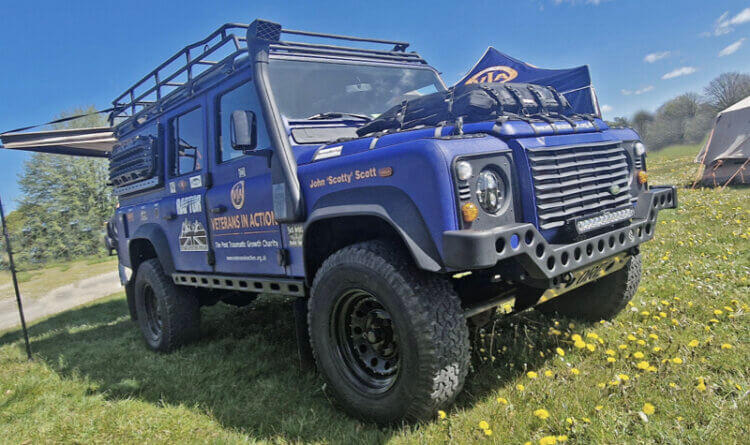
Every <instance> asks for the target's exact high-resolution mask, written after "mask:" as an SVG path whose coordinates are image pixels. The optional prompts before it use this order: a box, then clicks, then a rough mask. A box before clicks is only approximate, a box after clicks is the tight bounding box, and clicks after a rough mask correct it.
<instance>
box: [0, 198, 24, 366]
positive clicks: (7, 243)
mask: <svg viewBox="0 0 750 445" xmlns="http://www.w3.org/2000/svg"><path fill="white" fill-rule="evenodd" d="M0 223H2V225H3V237H5V250H6V251H7V252H8V263H9V265H10V276H11V278H12V280H13V289H15V291H16V302H17V303H18V315H20V316H21V327H22V328H23V339H24V341H25V342H26V355H27V356H28V357H29V360H31V345H30V344H29V332H28V331H27V330H26V319H25V318H24V316H23V304H21V293H20V292H19V291H18V279H17V278H16V265H15V263H13V250H12V249H11V248H10V236H9V235H8V226H7V224H5V212H4V211H3V200H2V198H1V197H0Z"/></svg>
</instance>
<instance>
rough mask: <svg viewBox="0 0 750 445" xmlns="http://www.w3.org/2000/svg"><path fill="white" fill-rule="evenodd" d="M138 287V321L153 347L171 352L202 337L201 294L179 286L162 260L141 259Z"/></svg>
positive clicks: (136, 291) (145, 337) (137, 277)
mask: <svg viewBox="0 0 750 445" xmlns="http://www.w3.org/2000/svg"><path fill="white" fill-rule="evenodd" d="M134 291H135V292H134V294H135V295H134V296H135V307H136V312H137V315H138V324H139V325H140V327H141V332H142V333H143V337H144V339H145V340H146V344H147V345H148V347H149V348H151V349H153V350H155V351H161V352H167V351H171V350H174V349H176V348H178V347H179V346H182V345H184V344H186V343H189V342H190V341H192V340H194V339H196V338H197V337H198V335H199V333H200V304H199V301H198V298H197V297H195V296H194V295H191V294H189V293H187V292H185V291H184V290H183V289H181V288H179V287H177V286H175V284H174V283H173V282H172V280H171V279H170V278H169V277H168V276H167V275H166V274H165V273H164V270H163V269H162V267H161V264H159V260H157V259H151V260H147V261H144V262H143V263H141V265H140V266H139V267H138V273H137V275H136V278H135V289H134Z"/></svg>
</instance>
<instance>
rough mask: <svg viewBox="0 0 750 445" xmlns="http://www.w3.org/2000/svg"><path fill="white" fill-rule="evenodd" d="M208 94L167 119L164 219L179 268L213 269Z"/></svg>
mask: <svg viewBox="0 0 750 445" xmlns="http://www.w3.org/2000/svg"><path fill="white" fill-rule="evenodd" d="M205 105H206V104H205V96H200V97H198V98H196V99H193V100H191V101H190V102H188V103H187V104H185V105H184V106H181V107H180V108H179V110H177V111H175V112H172V113H169V114H168V115H166V116H165V118H166V131H165V134H166V137H165V144H166V147H165V149H166V150H165V152H166V153H167V156H165V158H166V176H167V178H168V179H167V191H168V195H167V197H166V198H164V199H163V200H162V202H161V208H162V209H164V212H165V214H164V215H163V218H164V219H163V221H164V224H165V231H166V233H167V238H168V240H169V245H170V247H171V250H172V253H173V255H172V256H173V258H174V265H175V268H176V269H177V270H180V271H191V272H193V271H194V272H210V271H212V266H211V261H210V259H209V238H208V237H209V234H208V230H207V226H208V221H207V219H206V205H205V197H206V187H207V185H208V184H209V182H208V181H207V170H208V168H207V167H208V159H207V158H206V155H207V149H206V147H207V142H208V139H207V134H206V133H207V131H206V130H207V125H206V113H207V110H206V106H205Z"/></svg>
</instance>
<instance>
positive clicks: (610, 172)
mask: <svg viewBox="0 0 750 445" xmlns="http://www.w3.org/2000/svg"><path fill="white" fill-rule="evenodd" d="M527 155H528V158H529V165H530V167H531V174H532V181H533V183H534V195H535V197H536V209H537V214H538V217H539V228H540V229H541V230H547V229H554V228H556V227H562V226H564V225H565V223H566V222H567V221H568V220H570V219H571V218H576V217H580V216H586V215H591V214H595V213H598V212H601V211H602V210H606V209H615V208H618V207H622V206H623V205H624V204H626V203H628V202H630V191H629V187H628V163H627V160H626V157H625V151H624V150H623V148H622V146H621V145H620V144H619V143H602V144H590V145H584V146H573V147H571V146H559V147H539V148H529V149H527ZM615 185H616V186H617V187H619V190H618V189H617V188H614V189H613V186H615Z"/></svg>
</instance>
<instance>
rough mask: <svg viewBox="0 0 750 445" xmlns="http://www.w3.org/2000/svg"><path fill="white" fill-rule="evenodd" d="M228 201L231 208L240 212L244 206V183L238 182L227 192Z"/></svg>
mask: <svg viewBox="0 0 750 445" xmlns="http://www.w3.org/2000/svg"><path fill="white" fill-rule="evenodd" d="M229 199H230V200H231V201H232V207H234V208H235V209H237V210H240V209H241V208H242V206H244V205H245V181H238V182H237V183H235V184H234V185H233V186H232V190H231V191H230V192H229Z"/></svg>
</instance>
